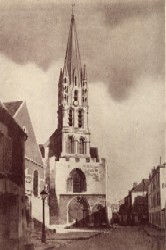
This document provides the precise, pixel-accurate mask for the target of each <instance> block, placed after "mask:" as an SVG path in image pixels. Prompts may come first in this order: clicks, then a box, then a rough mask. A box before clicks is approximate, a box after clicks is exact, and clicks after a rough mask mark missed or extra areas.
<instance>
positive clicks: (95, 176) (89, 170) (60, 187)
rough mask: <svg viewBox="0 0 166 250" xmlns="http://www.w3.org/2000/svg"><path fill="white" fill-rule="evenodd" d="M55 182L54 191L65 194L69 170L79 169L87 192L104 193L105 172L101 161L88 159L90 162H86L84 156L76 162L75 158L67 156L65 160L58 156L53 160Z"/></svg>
mask: <svg viewBox="0 0 166 250" xmlns="http://www.w3.org/2000/svg"><path fill="white" fill-rule="evenodd" d="M55 166H56V167H55V171H56V173H55V184H56V193H57V196H58V195H59V194H66V193H67V190H66V183H67V179H68V177H69V174H70V172H71V171H72V169H74V168H79V169H81V170H82V171H83V172H84V174H85V176H86V182H87V191H86V193H87V194H91V193H93V194H105V193H106V173H105V165H104V160H103V162H99V163H98V162H95V161H93V160H92V159H90V162H86V159H85V158H80V160H79V161H78V162H77V158H69V161H66V159H65V158H60V160H59V161H56V162H55Z"/></svg>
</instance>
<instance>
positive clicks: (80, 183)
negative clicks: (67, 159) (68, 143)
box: [67, 168, 86, 193]
mask: <svg viewBox="0 0 166 250" xmlns="http://www.w3.org/2000/svg"><path fill="white" fill-rule="evenodd" d="M67 191H68V192H73V193H82V192H85V191H86V177H85V174H84V172H83V171H82V170H81V169H79V168H74V169H73V170H72V171H71V172H70V174H69V178H68V179H67Z"/></svg>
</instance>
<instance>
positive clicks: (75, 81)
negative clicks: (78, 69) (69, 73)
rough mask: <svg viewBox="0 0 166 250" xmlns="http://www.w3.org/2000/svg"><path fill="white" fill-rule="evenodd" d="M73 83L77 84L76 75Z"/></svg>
mask: <svg viewBox="0 0 166 250" xmlns="http://www.w3.org/2000/svg"><path fill="white" fill-rule="evenodd" d="M74 84H75V86H77V77H76V76H75V77H74Z"/></svg>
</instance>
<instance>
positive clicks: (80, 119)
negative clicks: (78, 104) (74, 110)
mask: <svg viewBox="0 0 166 250" xmlns="http://www.w3.org/2000/svg"><path fill="white" fill-rule="evenodd" d="M83 125H84V111H83V110H82V109H80V110H79V111H78V127H79V128H82V127H83Z"/></svg>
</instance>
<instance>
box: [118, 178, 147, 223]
mask: <svg viewBox="0 0 166 250" xmlns="http://www.w3.org/2000/svg"><path fill="white" fill-rule="evenodd" d="M148 183H149V180H148V179H142V181H141V182H140V183H139V184H137V183H133V188H132V189H131V190H129V192H128V195H127V196H126V197H125V198H124V203H123V204H121V205H120V209H119V217H120V221H121V224H124V225H137V224H144V223H147V222H148V193H147V191H148Z"/></svg>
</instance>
